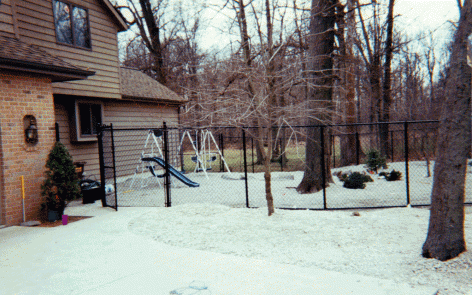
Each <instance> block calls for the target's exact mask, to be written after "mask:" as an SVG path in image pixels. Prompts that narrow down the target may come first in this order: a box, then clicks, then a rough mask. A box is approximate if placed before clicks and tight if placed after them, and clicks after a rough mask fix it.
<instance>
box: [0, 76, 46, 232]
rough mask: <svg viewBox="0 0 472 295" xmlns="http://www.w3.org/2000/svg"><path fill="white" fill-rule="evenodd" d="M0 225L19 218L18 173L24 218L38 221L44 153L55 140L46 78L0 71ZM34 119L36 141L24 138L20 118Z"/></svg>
mask: <svg viewBox="0 0 472 295" xmlns="http://www.w3.org/2000/svg"><path fill="white" fill-rule="evenodd" d="M0 103H1V105H0V224H5V225H16V224H19V223H21V222H22V221H23V205H22V189H21V180H20V176H24V184H25V209H26V210H25V212H26V220H27V221H28V220H38V219H39V217H40V216H39V213H40V212H39V211H40V208H41V203H42V198H41V196H40V186H41V183H42V182H43V180H44V171H45V164H46V159H47V155H48V153H49V151H50V149H51V148H52V146H53V145H54V142H55V129H54V123H55V118H54V102H53V95H52V84H51V80H50V79H49V78H45V77H40V76H31V75H23V74H18V73H13V72H5V71H0ZM27 115H32V116H34V117H35V118H36V121H37V128H38V138H39V140H38V142H37V143H36V144H29V143H26V141H25V133H24V117H25V116H27Z"/></svg>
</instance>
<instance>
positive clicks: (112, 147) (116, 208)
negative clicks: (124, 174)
mask: <svg viewBox="0 0 472 295" xmlns="http://www.w3.org/2000/svg"><path fill="white" fill-rule="evenodd" d="M110 133H111V134H110V135H111V151H112V159H113V185H114V186H115V210H116V211H118V193H117V189H116V188H117V187H116V161H115V136H114V134H113V124H112V123H110ZM102 190H103V194H105V186H104V185H102Z"/></svg>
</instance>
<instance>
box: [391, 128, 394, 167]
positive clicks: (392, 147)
mask: <svg viewBox="0 0 472 295" xmlns="http://www.w3.org/2000/svg"><path fill="white" fill-rule="evenodd" d="M390 148H391V149H392V162H395V159H394V157H393V151H394V150H395V147H394V145H393V131H390Z"/></svg>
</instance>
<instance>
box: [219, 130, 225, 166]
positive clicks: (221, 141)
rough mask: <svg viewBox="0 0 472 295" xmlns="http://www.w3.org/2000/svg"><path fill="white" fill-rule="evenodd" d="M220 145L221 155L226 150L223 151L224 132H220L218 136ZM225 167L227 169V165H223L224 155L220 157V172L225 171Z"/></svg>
mask: <svg viewBox="0 0 472 295" xmlns="http://www.w3.org/2000/svg"><path fill="white" fill-rule="evenodd" d="M218 145H219V146H220V152H221V155H223V152H224V151H223V133H220V134H219V136H218ZM223 157H224V156H223ZM224 169H225V167H224V165H223V159H222V157H220V172H223V171H224Z"/></svg>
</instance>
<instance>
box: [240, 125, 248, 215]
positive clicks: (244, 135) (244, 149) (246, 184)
mask: <svg viewBox="0 0 472 295" xmlns="http://www.w3.org/2000/svg"><path fill="white" fill-rule="evenodd" d="M242 131H243V155H244V157H243V158H244V184H245V186H246V208H249V188H248V183H247V157H246V130H244V127H243V129H242Z"/></svg>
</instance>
